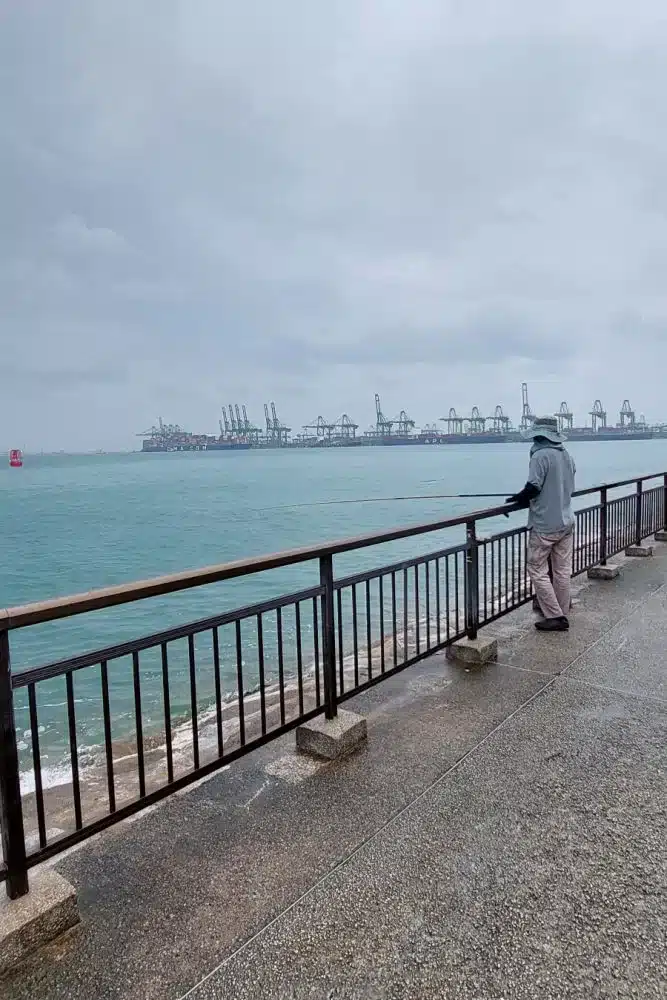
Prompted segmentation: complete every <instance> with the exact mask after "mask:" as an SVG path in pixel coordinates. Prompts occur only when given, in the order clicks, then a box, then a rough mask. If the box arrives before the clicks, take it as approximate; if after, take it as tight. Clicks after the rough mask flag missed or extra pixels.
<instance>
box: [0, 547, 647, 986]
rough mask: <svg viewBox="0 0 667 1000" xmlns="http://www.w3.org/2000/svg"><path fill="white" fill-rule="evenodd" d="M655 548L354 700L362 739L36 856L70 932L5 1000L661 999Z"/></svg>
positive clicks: (286, 755)
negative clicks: (71, 890) (558, 627)
mask: <svg viewBox="0 0 667 1000" xmlns="http://www.w3.org/2000/svg"><path fill="white" fill-rule="evenodd" d="M666 581H667V546H664V547H662V548H659V549H658V550H657V551H656V557H655V558H654V559H651V560H637V561H634V562H627V563H626V564H625V568H624V574H623V576H622V578H621V579H620V580H617V581H614V582H612V583H595V584H588V583H586V584H584V585H583V586H582V588H581V590H580V592H579V594H578V600H579V603H578V604H577V606H576V608H575V610H574V612H573V617H572V626H573V627H572V630H571V632H570V633H569V634H567V635H562V634H558V635H538V634H537V633H535V630H534V629H533V628H532V616H531V614H530V612H529V611H528V610H527V609H526V610H524V611H522V612H520V613H518V614H517V615H514V616H512V617H511V618H509V619H507V620H505V621H503V622H501V623H499V624H498V625H497V626H496V634H498V636H499V638H500V656H499V662H498V664H496V665H491V666H489V667H487V668H486V669H485V671H484V672H482V673H475V672H470V673H467V672H465V671H464V670H461V669H460V668H454V667H453V666H450V665H449V664H448V663H447V662H446V661H445V659H444V658H443V657H442V656H434V657H432V658H431V659H430V660H428V661H426V662H425V663H424V664H422V665H421V666H419V667H415V668H413V669H412V670H410V671H406V672H405V673H404V674H402V675H400V676H398V677H395V678H392V679H391V680H388V681H387V682H386V683H384V684H381V685H379V686H378V687H377V688H375V689H374V690H373V691H372V692H371V693H368V694H366V695H365V696H363V697H360V698H358V699H357V701H356V702H355V703H354V704H352V705H351V706H350V707H353V708H356V710H357V711H361V712H364V713H365V714H366V715H367V717H368V727H369V742H368V746H367V748H366V749H365V750H363V751H361V752H360V753H358V754H356V755H353V756H351V757H349V758H347V759H346V760H344V761H342V762H339V763H337V764H333V765H324V764H315V763H312V762H311V761H309V760H307V759H305V758H300V757H297V756H296V754H295V752H294V749H293V737H291V738H285V739H284V740H280V741H278V742H277V743H274V744H272V745H271V746H269V747H267V748H264V749H263V750H261V751H258V752H257V753H256V754H253V755H252V756H250V757H249V758H246V759H245V760H243V761H241V762H239V763H238V764H236V765H234V766H233V767H230V768H228V769H227V770H226V771H224V772H223V773H221V774H218V775H217V776H215V777H214V778H212V779H210V780H208V781H206V782H205V783H203V784H201V785H199V786H198V787H197V788H195V789H193V790H190V791H188V792H187V793H184V794H182V795H179V796H176V797H174V798H172V799H171V800H169V801H168V802H166V803H164V804H162V805H161V806H159V807H157V808H155V809H154V810H153V811H152V812H149V813H147V814H144V815H142V816H141V817H139V818H136V819H135V820H134V821H133V822H131V823H127V824H123V825H122V826H119V827H117V828H115V829H113V830H109V831H107V832H106V833H105V834H103V835H101V836H100V837H98V838H96V839H95V840H93V841H90V842H88V843H87V844H85V845H84V846H82V847H81V848H79V849H78V850H76V851H75V852H72V853H71V854H69V855H68V856H66V857H64V858H61V859H60V860H58V861H57V862H56V867H57V869H58V870H59V871H60V872H61V873H62V874H64V875H65V876H66V877H67V878H69V879H70V880H71V881H72V882H74V883H75V884H76V886H77V888H78V890H79V894H80V906H81V912H82V918H83V923H82V925H81V927H79V928H78V929H76V930H75V931H74V932H72V933H71V934H70V935H69V936H68V937H67V938H66V939H64V940H61V941H60V942H58V943H57V944H55V945H53V946H52V947H51V948H50V949H47V950H46V951H45V952H43V953H42V954H41V955H40V956H39V957H38V958H36V959H34V960H33V961H32V962H31V963H30V965H29V966H27V967H25V968H23V969H22V970H20V971H19V972H18V973H16V974H14V975H13V976H12V978H11V979H9V980H8V981H6V982H3V983H2V984H0V993H1V995H2V997H3V1000H27V998H31V1000H41V998H44V1000H47V998H48V1000H58V998H68V1000H84V998H85V1000H98V998H100V1000H101V998H107V997H109V998H111V997H122V998H124V1000H140V998H141V1000H158V998H159V1000H164V998H167V1000H171V998H174V1000H177V998H182V997H185V996H187V997H191V998H192V1000H213V998H220V1000H222V998H225V1000H226V998H235V1000H245V998H248V1000H277V998H287V997H293V998H298V1000H306V998H308V1000H311V998H312V1000H325V998H329V1000H333V998H337V1000H343V998H344V1000H375V998H378V1000H379V998H382V1000H391V998H397V1000H398V998H401V1000H407V998H415V1000H428V998H438V1000H449V998H451V1000H503V998H504V1000H521V998H524V997H525V998H528V997H530V998H531V1000H532V998H539V1000H563V998H567V997H577V998H586V1000H589V998H599V997H600V998H601V997H604V998H612V997H614V998H616V997H623V998H626V997H641V998H642V1000H650V998H653V997H665V996H666V995H667V909H666V898H667V809H666V802H667V795H666V789H667V783H666V781H665V762H666V752H665V748H666V746H667V680H666V677H667V668H666V661H667V587H666V586H665V582H666Z"/></svg>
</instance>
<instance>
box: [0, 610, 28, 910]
mask: <svg viewBox="0 0 667 1000" xmlns="http://www.w3.org/2000/svg"><path fill="white" fill-rule="evenodd" d="M0 836H2V850H3V856H4V860H5V865H6V866H7V881H6V891H7V895H8V896H9V898H10V899H18V898H19V896H25V895H26V893H27V892H28V866H27V863H26V853H25V834H24V827H23V808H22V805H21V779H20V776H19V759H18V745H17V739H16V722H15V718H14V698H13V691H12V670H11V660H10V655H9V633H8V632H7V631H5V630H2V631H0Z"/></svg>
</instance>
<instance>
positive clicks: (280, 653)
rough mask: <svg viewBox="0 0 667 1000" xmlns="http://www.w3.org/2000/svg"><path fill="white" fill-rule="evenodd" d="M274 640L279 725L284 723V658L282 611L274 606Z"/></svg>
mask: <svg viewBox="0 0 667 1000" xmlns="http://www.w3.org/2000/svg"><path fill="white" fill-rule="evenodd" d="M276 641H277V644H278V686H279V688H280V690H279V695H278V697H279V699H280V725H281V726H284V725H285V660H284V657H283V612H282V608H276Z"/></svg>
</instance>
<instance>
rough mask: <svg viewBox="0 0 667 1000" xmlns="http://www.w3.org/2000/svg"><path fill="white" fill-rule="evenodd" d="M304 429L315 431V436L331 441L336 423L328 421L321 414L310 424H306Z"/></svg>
mask: <svg viewBox="0 0 667 1000" xmlns="http://www.w3.org/2000/svg"><path fill="white" fill-rule="evenodd" d="M303 429H304V431H315V437H316V438H318V439H320V440H323V441H331V438H332V437H333V433H334V431H335V430H336V425H335V424H330V423H328V421H326V420H325V419H324V417H322V416H319V417H317V419H316V420H313V421H312V422H311V423H310V424H304V425H303Z"/></svg>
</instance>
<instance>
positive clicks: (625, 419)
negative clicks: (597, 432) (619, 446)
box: [619, 399, 635, 428]
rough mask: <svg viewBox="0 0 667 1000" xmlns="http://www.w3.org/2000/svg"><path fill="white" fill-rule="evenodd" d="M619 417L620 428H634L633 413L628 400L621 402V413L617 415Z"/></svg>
mask: <svg viewBox="0 0 667 1000" xmlns="http://www.w3.org/2000/svg"><path fill="white" fill-rule="evenodd" d="M619 417H620V420H621V422H620V425H619V426H620V427H630V428H634V426H635V411H634V410H633V409H632V407H631V406H630V400H628V399H624V400H623V405H622V406H621V412H620V413H619Z"/></svg>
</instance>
